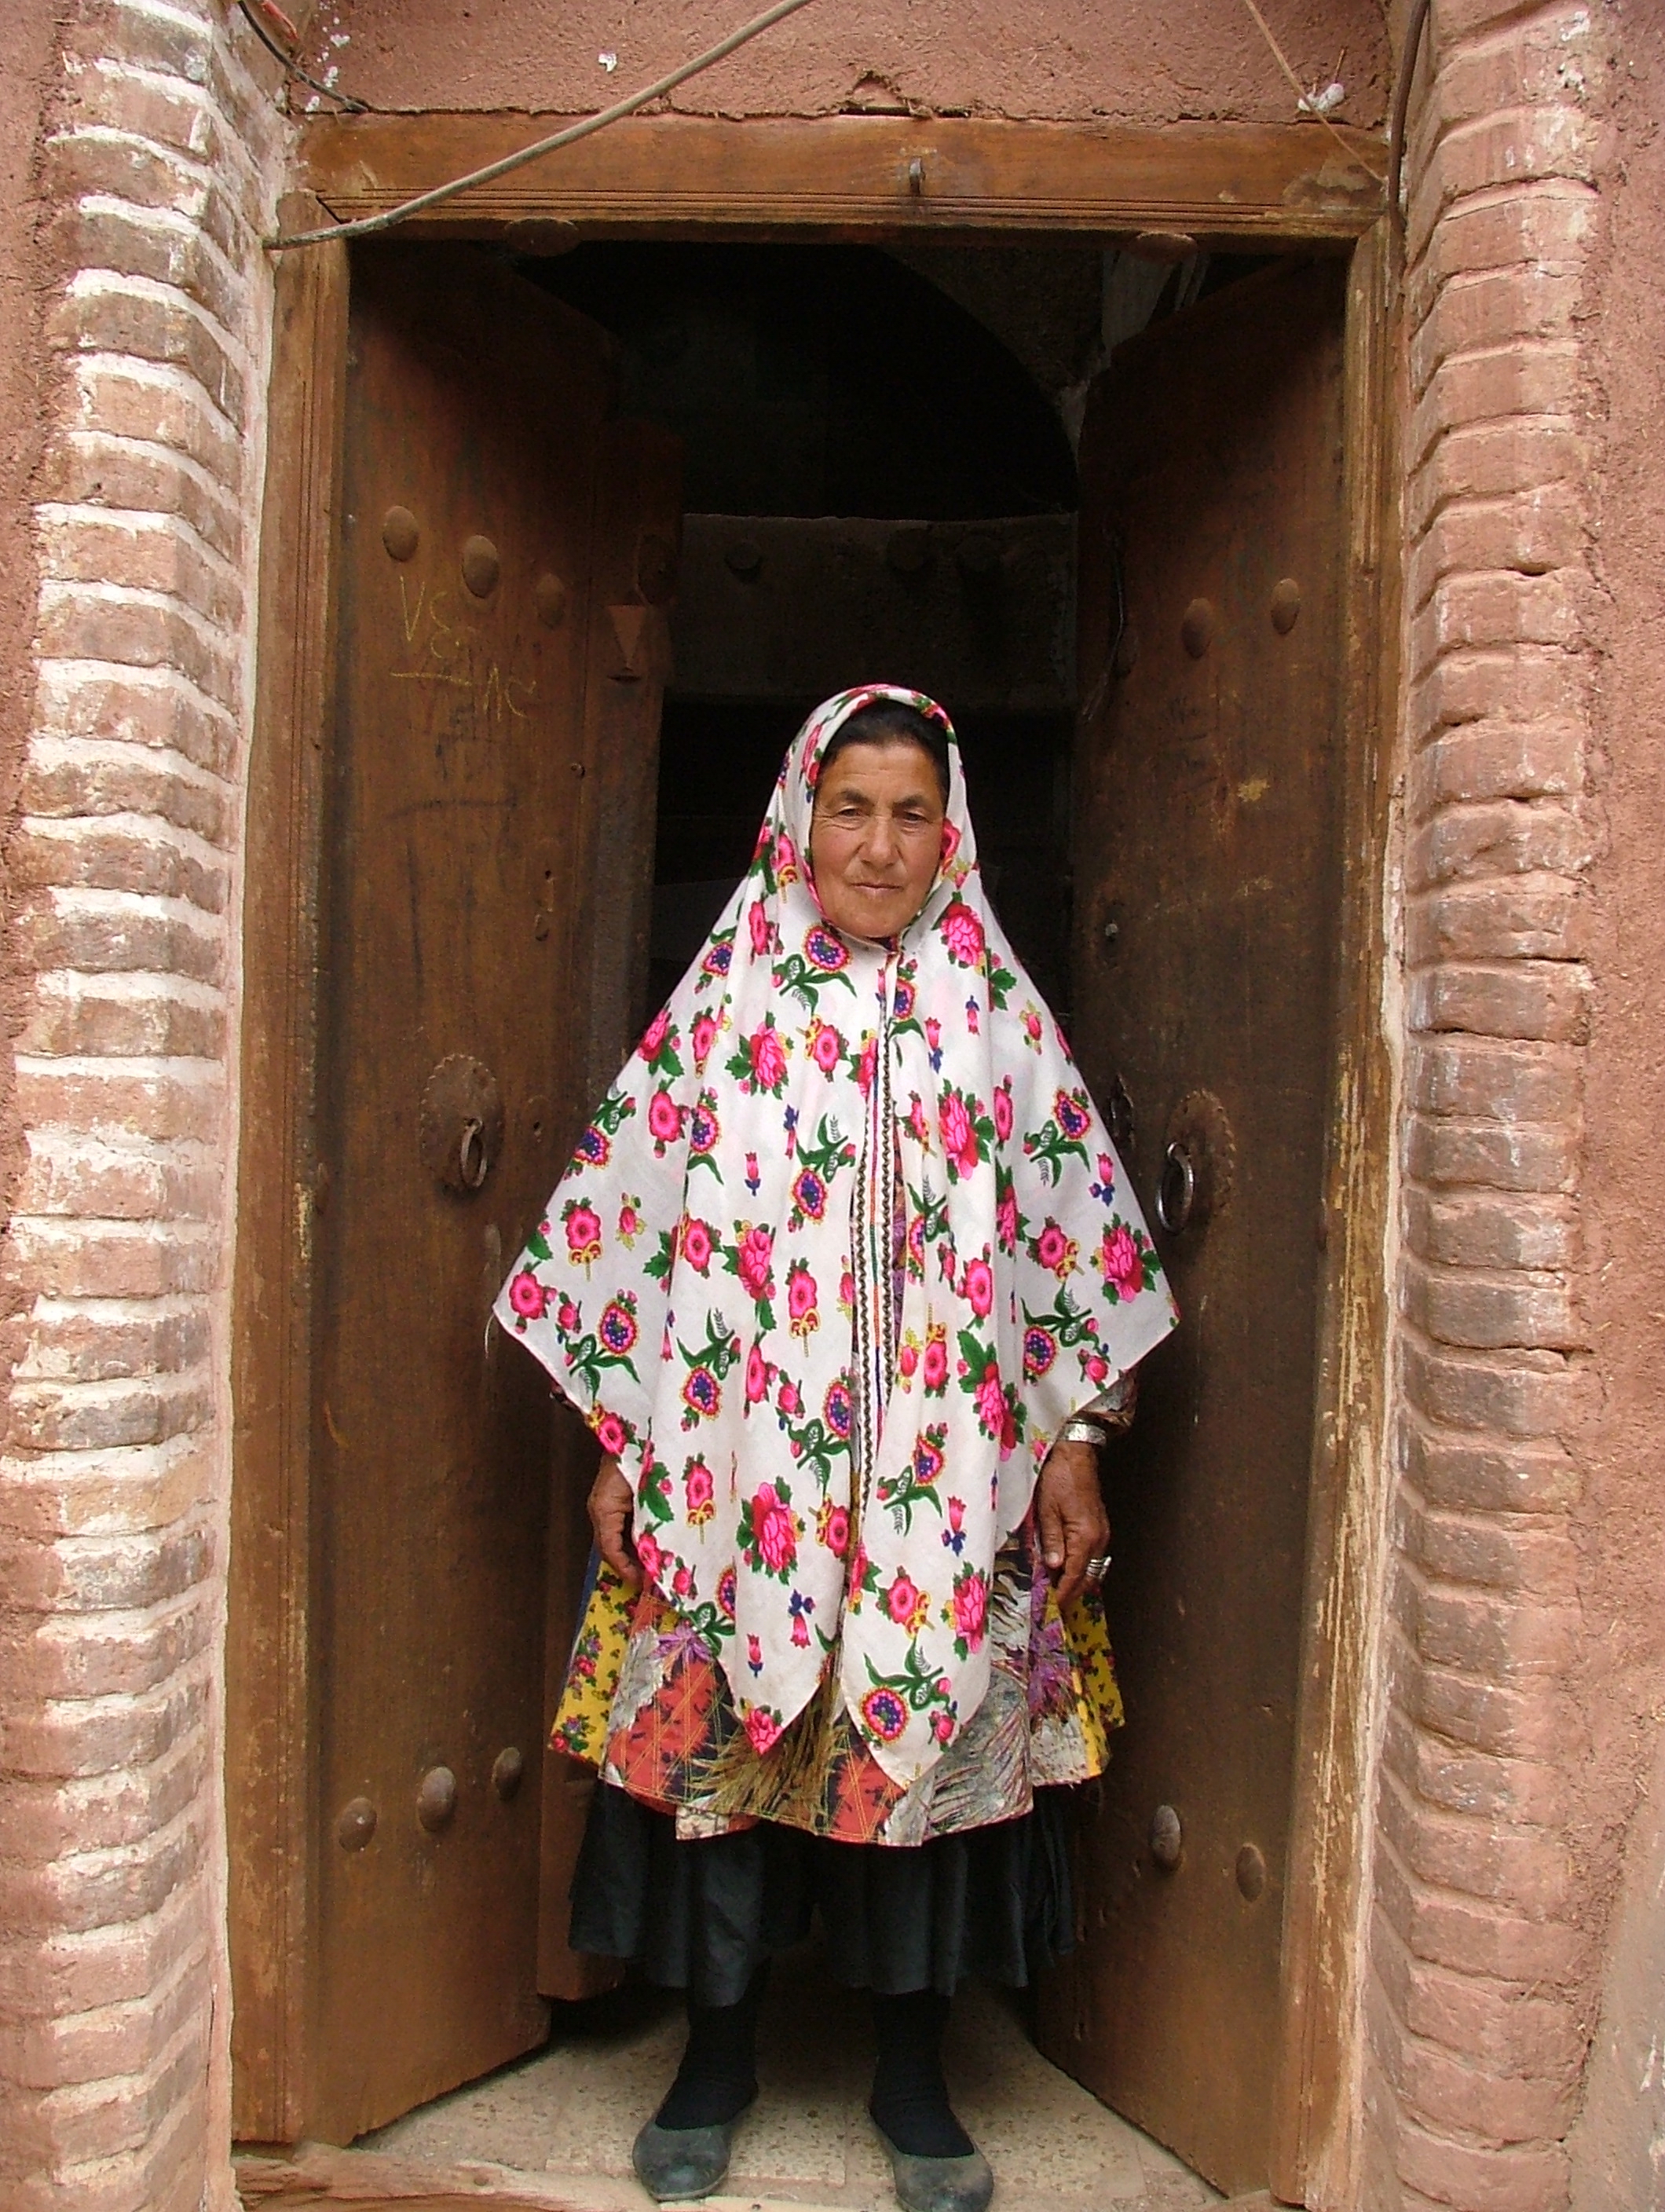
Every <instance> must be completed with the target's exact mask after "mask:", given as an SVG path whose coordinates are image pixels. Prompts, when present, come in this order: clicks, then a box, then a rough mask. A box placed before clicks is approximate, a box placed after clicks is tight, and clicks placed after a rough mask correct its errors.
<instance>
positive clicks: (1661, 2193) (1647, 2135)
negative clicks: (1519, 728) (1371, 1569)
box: [1573, 0, 1665, 2212]
mask: <svg viewBox="0 0 1665 2212" xmlns="http://www.w3.org/2000/svg"><path fill="white" fill-rule="evenodd" d="M1614 12H1615V15H1616V17H1617V25H1618V28H1619V43H1618V47H1617V52H1618V54H1619V66H1618V69H1617V70H1616V71H1615V74H1614V82H1613V116H1612V122H1613V143H1612V145H1611V147H1610V149H1609V151H1608V175H1607V189H1606V197H1607V222H1606V224H1605V227H1604V235H1603V238H1602V241H1601V250H1600V252H1599V254H1598V256H1597V258H1596V263H1595V270H1594V272H1593V278H1592V283H1591V297H1590V301H1589V309H1590V316H1591V321H1590V328H1591V330H1592V333H1593V336H1594V340H1595V343H1594V348H1593V350H1594V355H1595V364H1594V366H1595V379H1596V383H1597V387H1598V392H1599V402H1600V405H1601V409H1602V410H1603V413H1604V415H1605V421H1604V422H1603V423H1602V426H1601V427H1602V430H1603V453H1602V465H1601V471H1600V473H1599V476H1598V477H1597V478H1596V489H1595V499H1594V502H1593V513H1592V525H1593V530H1594V533H1595V549H1594V559H1593V563H1592V566H1593V571H1594V576H1595V582H1596V585H1597V587H1598V590H1599V593H1600V597H1599V599H1598V601H1597V605H1596V609H1595V628H1596V634H1597V635H1598V638H1599V640H1600V645H1601V663H1600V673H1599V676H1598V679H1597V685H1596V694H1595V750H1594V757H1593V760H1592V787H1593V789H1592V797H1593V800H1594V818H1593V823H1592V827H1593V829H1594V831H1595V836H1596V839H1597V858H1596V860H1595V867H1594V870H1593V875H1592V882H1591V887H1590V897H1589V910H1588V914H1587V917H1586V927H1587V929H1588V932H1589V960H1590V966H1591V971H1592V975H1593V978H1594V982H1595V997H1594V1001H1593V1006H1592V1027H1591V1066H1590V1079H1589V1092H1588V1112H1589V1164H1588V1170H1587V1176H1588V1180H1587V1183H1586V1201H1587V1219H1588V1224H1589V1227H1588V1235H1589V1243H1590V1251H1589V1265H1590V1270H1591V1277H1592V1284H1593V1286H1599V1287H1596V1288H1593V1295H1592V1299H1591V1311H1590V1317H1591V1322H1592V1332H1591V1343H1592V1347H1593V1352H1594V1358H1595V1363H1596V1366H1597V1370H1598V1372H1599V1375H1600V1379H1601V1396H1600V1399H1599V1401H1597V1403H1596V1404H1595V1406H1594V1407H1593V1408H1592V1412H1591V1416H1590V1419H1589V1425H1588V1427H1587V1429H1586V1431H1584V1433H1583V1436H1582V1437H1580V1440H1579V1441H1580V1443H1581V1446H1582V1449H1583V1453H1584V1455H1585V1458H1586V1467H1587V1478H1586V1480H1587V1489H1586V1493H1585V1498H1584V1501H1583V1510H1582V1511H1581V1513H1580V1515H1579V1516H1578V1519H1579V1527H1578V1541H1579V1548H1580V1554H1581V1595H1582V1596H1583V1605H1584V1613H1585V1626H1586V1634H1587V1638H1588V1650H1589V1696H1588V1704H1587V1710H1588V1712H1589V1724H1590V1731H1591V1735H1590V1745H1589V1753H1590V1760H1591V1767H1592V1774H1591V1781H1592V1784H1594V1786H1595V1790H1597V1791H1598V1792H1599V1793H1600V1794H1599V1795H1598V1796H1596V1797H1595V1802H1594V1803H1593V1805H1592V1808H1591V1812H1592V1814H1593V1816H1594V1817H1593V1826H1594V1829H1595V1834H1594V1837H1593V1839H1592V1841H1593V1848H1592V1859H1591V1863H1590V1866H1589V1875H1588V1881H1589V1913H1590V1917H1591V1920H1592V1923H1593V1926H1594V1929H1595V1932H1596V1933H1597V1934H1598V1936H1599V1939H1600V1942H1601V1955H1602V1958H1603V1961H1604V1964H1603V1970H1602V1979H1601V1990H1600V2002H1601V2015H1600V2021H1599V2025H1598V2027H1597V2033H1596V2039H1595V2046H1594V2049H1593V2051H1592V2055H1591V2060H1590V2067H1589V2080H1588V2082H1587V2086H1586V2094H1585V2100H1584V2106H1583V2118H1582V2122H1581V2124H1580V2126H1579V2129H1578V2130H1577V2134H1576V2136H1575V2137H1574V2160H1573V2201H1574V2203H1575V2204H1576V2205H1577V2207H1578V2212H1630V2208H1632V2207H1639V2206H1642V2205H1654V2204H1657V2203H1661V2202H1662V2201H1665V2074H1662V2058H1661V2053H1662V2049H1665V1978H1662V1969H1665V1731H1662V1727H1661V1723H1662V1720H1665V1422H1662V1419H1661V1407H1660V1380H1659V1378H1660V1376H1661V1375H1662V1373H1665V1182H1662V1177H1661V1176H1660V1172H1659V1149H1660V1113H1661V1104H1662V1100H1665V960H1662V958H1661V942H1662V918H1665V837H1662V835H1661V830H1662V825H1665V653H1662V650H1661V609H1662V579H1665V381H1662V374H1661V363H1662V362H1665V287H1662V285H1661V283H1660V282H1659V262H1658V257H1659V252H1660V241H1661V240H1662V239H1665V17H1662V15H1661V14H1660V12H1659V10H1658V9H1657V8H1656V7H1653V6H1649V5H1644V4H1639V0H1631V4H1629V5H1626V7H1624V8H1623V9H1618V10H1615V11H1614ZM1650 262H1651V264H1652V267H1651V270H1650V269H1649V264H1650ZM1644 270H1647V271H1648V274H1647V275H1645V276H1644V274H1643V273H1642V272H1644ZM1638 1793H1642V1794H1641V1795H1640V1802H1638ZM1632 1808H1635V1809H1634V1811H1632ZM1621 1846H1622V1848H1623V1850H1624V1854H1625V1861H1626V1865H1625V1883H1624V1888H1623V1893H1622V1897H1621V1901H1620V1903H1619V1906H1618V1908H1617V1909H1616V1910H1614V1911H1613V1912H1612V1914H1611V1917H1607V1916H1608V1907H1609V1904H1610V1900H1611V1898H1612V1893H1613V1875H1614V1866H1615V1861H1616V1859H1617V1857H1618V1855H1619V1850H1620V1848H1621Z"/></svg>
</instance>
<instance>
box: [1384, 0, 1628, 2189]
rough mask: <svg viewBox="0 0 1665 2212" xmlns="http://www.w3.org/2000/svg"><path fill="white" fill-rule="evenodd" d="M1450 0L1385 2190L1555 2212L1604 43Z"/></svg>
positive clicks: (1575, 1594) (1411, 728) (1396, 1633)
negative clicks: (1593, 336)
mask: <svg viewBox="0 0 1665 2212" xmlns="http://www.w3.org/2000/svg"><path fill="white" fill-rule="evenodd" d="M1593 14H1594V15H1597V16H1598V17H1599V16H1600V15H1601V10H1599V9H1598V10H1592V9H1589V8H1584V7H1581V6H1577V5H1573V4H1558V5H1551V6H1527V7H1522V5H1520V0H1436V6H1435V9H1434V14H1433V20H1432V23H1431V52H1430V53H1429V54H1428V55H1427V56H1426V57H1425V61H1424V64H1423V68H1422V71H1421V73H1420V76H1419V94H1418V101H1417V106H1415V107H1414V108H1413V117H1414V118H1416V120H1415V123H1414V127H1413V133H1412V137H1411V142H1410V148H1409V159H1408V162H1407V172H1408V175H1409V179H1410V209H1409V223H1408V230H1407V268H1406V290H1405V345H1406V362H1405V371H1406V375H1407V390H1406V392H1405V395H1404V401H1405V424H1404V434H1403V435H1404V451H1403V460H1404V466H1405V471H1406V473H1405V488H1404V500H1405V513H1404V521H1405V531H1406V540H1405V542H1406V560H1407V567H1406V592H1405V606H1406V624H1407V634H1406V639H1405V654H1406V658H1405V702H1406V726H1405V738H1406V748H1407V758H1406V763H1405V774H1406V783H1405V807H1406V820H1405V837H1406V845H1405V880H1404V884H1403V904H1402V909H1401V920H1402V928H1403V953H1404V959H1405V1004H1406V1016H1407V1024H1406V1026H1407V1035H1406V1037H1405V1088H1406V1097H1405V1109H1406V1119H1405V1124H1404V1131H1403V1147H1402V1154H1401V1166H1402V1172H1403V1176H1404V1210H1403V1216H1402V1224H1401V1227H1402V1236H1403V1261H1402V1271H1401V1285H1400V1322H1399V1371H1398V1383H1399V1389H1400V1393H1401V1406H1400V1410H1399V1418H1398V1423H1397V1429H1396V1466H1395V1500H1394V1504H1395V1510H1394V1516H1393V1523H1392V1528H1391V1530H1390V1545H1391V1554H1392V1556H1391V1559H1390V1563H1389V1589H1388V1620H1387V1624H1386V1629H1385V1636H1386V1642H1385V1647H1384V1650H1385V1677H1386V1680H1385V1686H1384V1687H1385V1704H1384V1714H1383V1727H1382V1757H1381V1767H1380V1773H1379V1780H1378V1796H1377V1802H1376V1835H1375V1838H1374V1843H1373V1853H1374V1867H1373V1904H1374V1913H1373V1920H1372V1925H1371V1930H1370V1975H1369V1983H1368V1990H1367V1998H1366V2033H1367V2041H1368V2054H1369V2055H1368V2061H1367V2069H1366V2081H1365V2093H1366V2106H1367V2111H1368V2114H1369V2121H1368V2126H1367V2130H1366V2160H1365V2179H1364V2201H1365V2202H1366V2203H1370V2204H1371V2205H1380V2206H1388V2205H1392V2206H1395V2207H1401V2206H1402V2207H1419V2206H1425V2205H1428V2204H1431V2203H1433V2204H1438V2205H1442V2206H1446V2205H1458V2206H1462V2207H1465V2208H1469V2207H1472V2208H1475V2212H1480V2208H1485V2209H1486V2212H1528V2208H1530V2212H1539V2208H1546V2209H1547V2208H1549V2207H1552V2206H1556V2205H1559V2204H1561V2203H1564V2202H1565V2190H1566V2178H1565V2154H1564V2150H1563V2141H1564V2138H1565V2135H1566V2132H1567V2130H1568V2127H1569V2124H1570V2122H1571V2118H1572V2116H1573V2112H1574V2110H1575V2106H1576V2101H1577V2093H1578V2086H1579V2076H1580V2069H1581V2066H1582V2063H1583V2051H1584V2044H1585V2039H1586V2036H1587V2033H1588V2023H1589V1992H1590V1976H1591V1972H1592V1963H1593V1962H1592V1958H1591V1930H1592V1927H1593V1926H1599V1920H1600V1912H1599V1909H1596V1908H1597V1905H1598V1903H1599V1901H1598V1900H1594V1899H1592V1897H1591V1896H1590V1894H1589V1880H1590V1875H1591V1873H1592V1869H1591V1867H1590V1865H1589V1863H1588V1860H1587V1858H1586V1857H1584V1856H1583V1855H1582V1853H1581V1838H1582V1836H1583V1832H1584V1831H1585V1830H1586V1829H1587V1828H1588V1827H1589V1825H1590V1817H1591V1808H1590V1807H1589V1802H1588V1794H1587V1793H1588V1790H1589V1777H1588V1776H1587V1775H1586V1774H1585V1772H1584V1771H1583V1768H1584V1765H1585V1756H1584V1755H1585V1752H1586V1749H1587V1744H1588V1728H1587V1722H1586V1715H1585V1712H1584V1711H1583V1705H1582V1702H1581V1696H1580V1685H1581V1666H1582V1660H1583V1649H1584V1635H1585V1620H1584V1615H1583V1612H1582V1610H1581V1607H1580V1603H1579V1596H1580V1559H1579V1546H1578V1527H1577V1514H1578V1511H1579V1509H1580V1501H1581V1489H1582V1479H1583V1478H1582V1470H1581V1465H1580V1457H1579V1453H1578V1449H1577V1435H1578V1432H1579V1430H1580V1427H1581V1425H1582V1424H1583V1421H1584V1419H1585V1418H1586V1415H1587V1413H1588V1411H1589V1386H1590V1381H1591V1377H1590V1374H1589V1360H1588V1358H1587V1352H1588V1347H1589V1336H1588V1334H1587V1328H1586V1323H1585V1320H1584V1318H1583V1306H1584V1304H1585V1300H1584V1297H1583V1288H1584V1285H1583V1274H1582V1268H1583V1248H1582V1241H1581V1219H1580V1216H1581V1195H1582V1193H1581V1177H1582V1170H1583V1158H1584V1149H1585V1129H1584V1096H1585V1083H1586V1057H1587V1052H1588V1047H1589V1019H1590V994H1591V977H1590V974H1589V969H1588V968H1587V966H1586V964H1585V960H1584V957H1583V956H1584V954H1585V951H1586V947H1585V945H1584V944H1583V939H1582V915H1583V896H1584V891H1585V887H1586V883H1587V878H1588V875H1589V870H1590V867H1591V865H1592V862H1593V860H1594V857H1595V835H1594V828H1593V822H1592V817H1591V811H1590V808H1589V801H1588V785H1589V750H1590V702H1591V687H1592V678H1593V672H1594V671H1593V653H1592V641H1591V635H1590V627H1589V617H1590V611H1591V606H1592V601H1593V596H1594V585H1593V580H1592V575H1591V571H1590V557H1591V546H1590V538H1589V527H1590V516H1589V476H1588V471H1589V470H1590V468H1591V465H1592V463H1593V461H1594V460H1595V453H1594V451H1593V448H1592V446H1591V442H1590V440H1591V428H1590V425H1591V416H1592V406H1591V395H1590V389H1589V385H1590V380H1589V365H1588V362H1586V360H1585V358H1584V355H1583V341H1582V334H1581V327H1580V312H1581V307H1583V299H1584V290H1585V284H1586V277H1587V263H1588V259H1589V254H1590V252H1591V250H1592V244H1593V240H1594V238H1595V233H1596V228H1597V224H1598V216H1599V211H1600V197H1599V192H1598V191H1597V189H1596V177H1595V165H1596V162H1597V161H1598V157H1599V141H1598V137H1597V132H1598V129H1599V121H1598V118H1597V117H1596V115H1595V99H1596V97H1597V96H1598V95H1599V94H1600V93H1601V89H1602V85H1601V77H1602V74H1603V69H1604V59H1603V55H1602V52H1601V35H1602V33H1603V30H1604V25H1603V24H1602V23H1601V21H1595V22H1593V21H1592V15H1593Z"/></svg>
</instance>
